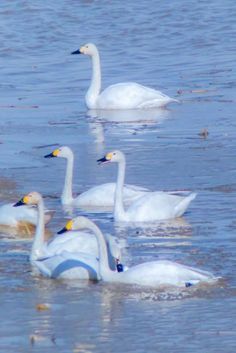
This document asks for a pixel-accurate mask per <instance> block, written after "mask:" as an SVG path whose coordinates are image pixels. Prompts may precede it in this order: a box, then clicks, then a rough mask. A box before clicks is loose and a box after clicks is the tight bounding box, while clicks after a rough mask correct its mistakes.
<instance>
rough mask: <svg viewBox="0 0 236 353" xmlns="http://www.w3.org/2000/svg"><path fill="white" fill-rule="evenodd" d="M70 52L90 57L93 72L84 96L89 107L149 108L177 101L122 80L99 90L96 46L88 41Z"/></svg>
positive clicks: (99, 68)
mask: <svg viewBox="0 0 236 353" xmlns="http://www.w3.org/2000/svg"><path fill="white" fill-rule="evenodd" d="M71 54H85V55H89V56H91V58H92V65H93V74H92V81H91V84H90V87H89V89H88V92H87V94H86V96H85V101H86V105H87V107H88V108H89V109H150V108H159V107H163V106H165V105H167V104H168V103H171V102H178V101H177V100H176V99H173V98H170V97H168V96H167V95H165V94H164V93H162V92H160V91H156V90H154V89H152V88H149V87H145V86H142V85H140V84H138V83H135V82H123V83H118V84H115V85H112V86H109V87H107V88H106V89H105V90H104V91H103V92H101V93H100V91H101V67H100V57H99V52H98V49H97V47H96V46H95V45H94V44H92V43H88V44H85V45H84V46H82V47H81V48H80V49H78V50H76V51H74V52H72V53H71Z"/></svg>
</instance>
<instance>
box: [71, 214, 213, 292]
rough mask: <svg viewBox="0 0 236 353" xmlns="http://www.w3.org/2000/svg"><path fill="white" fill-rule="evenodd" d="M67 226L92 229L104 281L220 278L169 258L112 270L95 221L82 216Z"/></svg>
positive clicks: (185, 281) (154, 282)
mask: <svg viewBox="0 0 236 353" xmlns="http://www.w3.org/2000/svg"><path fill="white" fill-rule="evenodd" d="M69 222H70V223H69V224H67V226H66V227H65V228H64V231H67V230H69V229H77V230H82V229H89V230H90V231H92V232H94V234H95V236H96V238H97V241H98V244H99V259H100V260H99V275H100V276H101V278H102V280H103V281H105V282H115V283H125V284H137V285H142V286H151V287H158V286H162V285H172V286H181V287H182V286H183V287H185V286H189V285H193V284H197V283H199V282H214V281H216V280H217V278H216V277H215V276H214V275H213V274H211V273H210V272H208V271H203V270H200V269H197V268H193V267H189V266H185V265H182V264H179V263H176V262H173V261H169V260H159V261H150V262H145V263H142V264H139V265H136V266H132V267H130V268H128V269H127V270H126V271H125V272H120V273H119V272H115V271H112V270H111V269H110V268H109V266H108V257H107V250H106V243H105V239H104V236H103V234H102V232H101V230H100V229H99V228H98V227H97V226H96V224H95V223H94V222H92V221H91V220H89V219H88V218H86V217H83V216H79V217H76V218H74V219H73V220H70V221H69Z"/></svg>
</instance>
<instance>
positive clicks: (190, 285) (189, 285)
mask: <svg viewBox="0 0 236 353" xmlns="http://www.w3.org/2000/svg"><path fill="white" fill-rule="evenodd" d="M192 285H193V284H192V283H191V282H186V283H185V287H186V288H189V287H192Z"/></svg>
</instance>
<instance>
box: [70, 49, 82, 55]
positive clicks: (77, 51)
mask: <svg viewBox="0 0 236 353" xmlns="http://www.w3.org/2000/svg"><path fill="white" fill-rule="evenodd" d="M71 54H72V55H74V54H83V53H82V52H81V51H80V49H78V50H75V51H72V53H71Z"/></svg>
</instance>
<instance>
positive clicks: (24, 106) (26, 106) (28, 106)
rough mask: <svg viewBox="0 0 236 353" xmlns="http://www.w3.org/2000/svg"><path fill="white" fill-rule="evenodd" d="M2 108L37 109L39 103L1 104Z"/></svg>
mask: <svg viewBox="0 0 236 353" xmlns="http://www.w3.org/2000/svg"><path fill="white" fill-rule="evenodd" d="M0 108H15V109H35V108H39V106H38V105H21V106H20V105H0Z"/></svg>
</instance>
